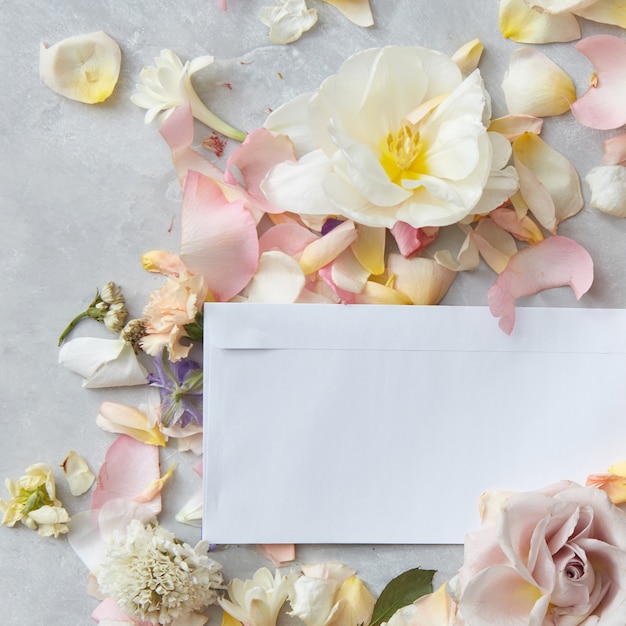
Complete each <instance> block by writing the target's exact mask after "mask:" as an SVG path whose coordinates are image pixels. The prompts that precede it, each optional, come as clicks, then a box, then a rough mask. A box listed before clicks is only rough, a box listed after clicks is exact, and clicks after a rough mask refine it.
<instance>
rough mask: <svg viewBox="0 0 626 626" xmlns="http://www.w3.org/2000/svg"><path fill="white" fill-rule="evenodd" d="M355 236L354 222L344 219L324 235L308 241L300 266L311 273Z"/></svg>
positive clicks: (333, 257)
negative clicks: (310, 241)
mask: <svg viewBox="0 0 626 626" xmlns="http://www.w3.org/2000/svg"><path fill="white" fill-rule="evenodd" d="M356 238H357V230H356V228H355V226H354V222H351V221H350V220H346V221H345V222H343V223H341V224H340V225H339V226H337V227H335V228H333V229H332V230H331V231H330V232H328V233H326V234H325V235H324V236H322V237H320V238H319V239H316V240H315V241H313V242H312V243H310V244H309V245H308V246H307V247H306V248H305V249H304V251H303V252H302V256H301V257H300V267H301V268H302V271H303V272H304V273H305V274H312V273H313V272H316V271H317V270H319V269H320V268H321V267H323V266H324V265H327V264H328V263H330V262H331V261H333V260H334V259H335V258H337V257H338V256H339V255H340V254H341V253H342V252H343V251H344V250H345V249H346V248H347V247H348V246H349V245H351V244H352V243H353V242H354V241H355V240H356Z"/></svg>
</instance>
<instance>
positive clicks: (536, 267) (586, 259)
mask: <svg viewBox="0 0 626 626" xmlns="http://www.w3.org/2000/svg"><path fill="white" fill-rule="evenodd" d="M592 282H593V261H592V259H591V256H590V255H589V253H588V252H587V251H586V250H585V249H584V248H583V247H582V246H581V245H580V244H578V243H576V242H575V241H572V240H571V239H568V238H567V237H562V236H560V235H554V236H552V237H548V238H547V239H544V240H543V241H541V242H539V243H536V244H533V245H530V246H527V247H526V248H523V249H522V250H520V251H519V252H517V254H515V255H513V256H512V257H511V260H510V261H509V264H508V265H507V268H506V269H505V270H504V272H502V273H501V274H500V276H498V279H497V280H496V282H495V283H494V284H493V285H492V286H491V287H490V289H489V291H488V293H487V295H488V300H489V308H490V310H491V313H492V314H493V315H494V316H495V317H499V318H500V322H499V325H500V328H501V329H502V330H503V331H504V332H505V333H507V334H508V335H510V334H511V331H512V330H513V326H514V324H515V300H517V298H521V297H522V296H528V295H531V294H535V293H538V292H540V291H543V290H545V289H552V288H554V287H563V286H565V285H569V286H570V287H571V288H572V290H573V292H574V295H575V296H576V299H580V298H581V296H582V295H583V294H585V293H586V292H587V291H588V290H589V288H590V287H591V283H592Z"/></svg>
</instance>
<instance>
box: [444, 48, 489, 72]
mask: <svg viewBox="0 0 626 626" xmlns="http://www.w3.org/2000/svg"><path fill="white" fill-rule="evenodd" d="M484 49H485V46H483V44H482V43H481V41H480V39H472V41H468V42H467V43H466V44H465V45H463V46H461V47H460V48H459V49H458V50H457V51H456V52H455V53H454V54H453V55H452V60H453V61H454V62H455V63H456V64H457V65H458V67H459V69H460V70H461V74H463V76H469V75H470V74H471V73H472V72H473V71H474V70H475V69H476V68H477V67H478V64H479V63H480V57H481V56H482V54H483V50H484Z"/></svg>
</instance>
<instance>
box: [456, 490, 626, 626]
mask: <svg viewBox="0 0 626 626" xmlns="http://www.w3.org/2000/svg"><path fill="white" fill-rule="evenodd" d="M483 505H484V508H483V511H482V514H483V523H484V524H486V527H485V528H483V530H480V531H477V532H474V533H470V534H469V535H468V536H467V537H466V541H465V561H464V564H463V566H462V567H461V570H460V571H459V575H458V578H457V580H456V581H455V585H456V587H455V595H456V597H457V600H458V606H459V612H460V614H461V616H462V618H463V619H464V620H465V622H466V624H467V625H468V626H495V625H500V626H501V625H503V624H508V625H510V626H526V625H527V626H578V625H584V626H596V625H597V626H624V624H626V513H624V512H623V511H621V510H620V509H619V508H617V507H616V506H615V505H613V504H612V503H611V501H610V500H609V498H608V497H607V495H606V493H604V492H603V491H601V490H599V489H595V488H593V487H581V486H580V485H577V484H575V483H571V482H561V483H557V484H556V485H552V486H551V487H548V488H546V489H544V490H541V491H537V492H530V493H513V494H502V492H488V493H487V494H485V495H484V496H483Z"/></svg>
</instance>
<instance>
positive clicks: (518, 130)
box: [487, 114, 543, 141]
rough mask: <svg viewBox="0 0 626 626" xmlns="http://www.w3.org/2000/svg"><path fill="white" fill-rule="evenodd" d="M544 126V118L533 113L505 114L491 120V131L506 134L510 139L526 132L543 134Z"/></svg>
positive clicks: (514, 138)
mask: <svg viewBox="0 0 626 626" xmlns="http://www.w3.org/2000/svg"><path fill="white" fill-rule="evenodd" d="M542 128H543V120H542V119H541V118H540V117H534V116H533V115H520V114H516V115H505V116H504V117H498V118H496V119H494V120H491V124H489V128H488V129H487V130H489V132H495V133H500V134H501V135H504V136H505V137H506V138H507V139H508V140H509V141H515V140H516V139H517V138H518V137H519V136H520V135H523V134H524V133H527V132H528V133H535V134H536V135H539V134H541V129H542Z"/></svg>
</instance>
